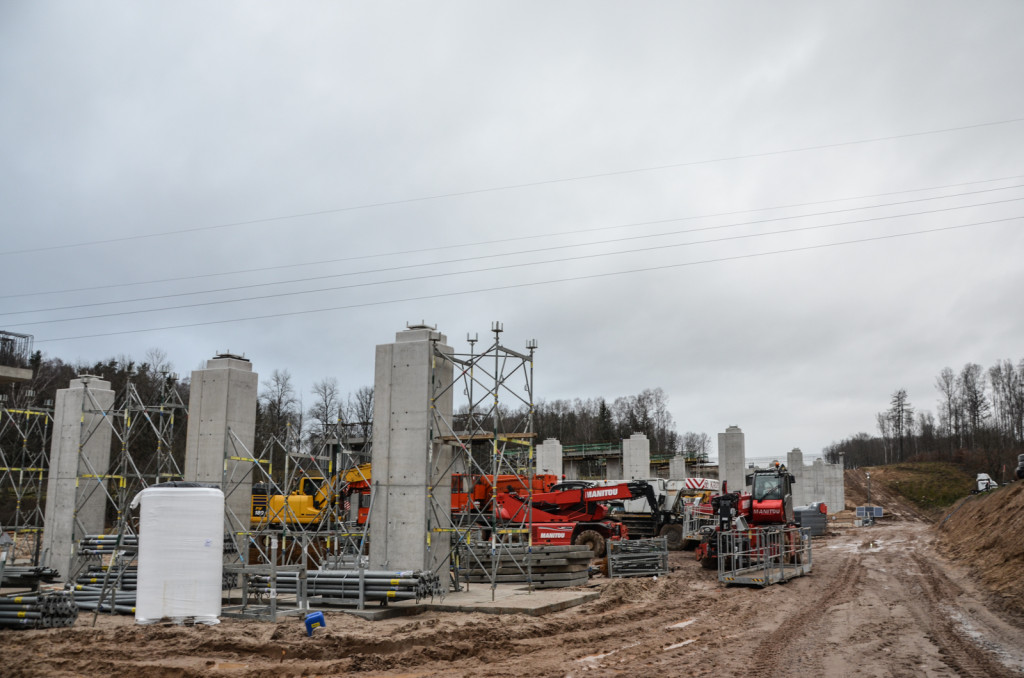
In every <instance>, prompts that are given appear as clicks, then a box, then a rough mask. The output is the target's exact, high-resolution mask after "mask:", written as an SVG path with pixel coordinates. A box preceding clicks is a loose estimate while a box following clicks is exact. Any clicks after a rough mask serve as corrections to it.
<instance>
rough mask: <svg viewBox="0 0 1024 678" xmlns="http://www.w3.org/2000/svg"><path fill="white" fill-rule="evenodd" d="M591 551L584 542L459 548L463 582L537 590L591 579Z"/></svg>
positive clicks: (572, 584)
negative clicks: (577, 544)
mask: <svg viewBox="0 0 1024 678" xmlns="http://www.w3.org/2000/svg"><path fill="white" fill-rule="evenodd" d="M593 556H594V552H593V551H591V550H590V548H589V547H587V546H585V545H579V546H574V545H541V546H533V547H527V546H520V545H501V546H499V547H497V548H495V549H494V551H493V552H492V551H491V548H490V546H489V545H487V544H486V543H484V544H481V545H480V546H472V547H468V548H467V547H462V548H461V549H460V551H459V559H458V562H459V576H460V578H461V580H462V581H466V582H475V583H481V584H488V583H491V582H492V581H493V582H494V583H495V584H531V585H532V586H533V588H537V589H554V588H565V587H567V586H582V585H584V584H586V583H587V581H588V580H589V579H590V561H591V558H593Z"/></svg>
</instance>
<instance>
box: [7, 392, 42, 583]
mask: <svg viewBox="0 0 1024 678" xmlns="http://www.w3.org/2000/svg"><path fill="white" fill-rule="evenodd" d="M52 430H53V410H52V409H49V408H45V409H38V408H17V409H8V408H6V407H4V408H2V409H0V497H8V496H10V497H13V499H14V508H13V513H12V514H11V518H10V519H9V520H8V521H7V522H6V523H5V524H4V525H2V526H0V527H2V530H3V531H4V532H11V533H12V534H13V539H14V541H15V545H16V544H17V542H18V540H19V538H21V536H22V535H28V536H30V538H31V539H33V540H34V544H33V547H32V564H33V565H38V564H39V549H40V545H41V540H42V533H43V522H44V516H43V509H44V508H45V506H44V502H43V496H44V494H45V492H46V481H47V472H48V470H49V468H50V438H51V436H52Z"/></svg>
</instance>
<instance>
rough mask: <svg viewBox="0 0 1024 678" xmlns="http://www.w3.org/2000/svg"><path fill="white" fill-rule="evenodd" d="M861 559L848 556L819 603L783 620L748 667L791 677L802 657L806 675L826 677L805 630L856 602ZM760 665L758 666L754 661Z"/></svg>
mask: <svg viewBox="0 0 1024 678" xmlns="http://www.w3.org/2000/svg"><path fill="white" fill-rule="evenodd" d="M862 572H863V569H862V568H861V564H860V560H859V559H858V558H857V557H856V556H855V555H853V554H851V555H848V556H847V557H846V558H845V559H844V560H843V562H842V564H841V565H840V566H839V572H838V573H837V574H835V575H833V576H832V579H831V580H830V581H829V584H828V586H827V587H826V588H825V590H824V591H823V592H822V593H821V595H820V596H818V598H817V600H815V601H814V602H813V603H811V604H808V605H803V606H801V608H800V610H799V611H798V612H797V613H796V614H793V615H790V616H789V617H787V618H785V619H783V620H782V621H781V622H780V623H779V625H778V628H777V629H776V630H775V631H773V632H772V633H771V634H769V635H768V637H767V638H765V639H764V640H762V641H761V643H760V645H758V646H757V649H756V650H754V652H753V654H752V655H751V657H750V662H751V663H749V664H748V665H749V666H755V665H759V666H763V667H765V672H766V673H767V674H768V675H779V676H782V675H789V674H791V673H793V672H794V671H795V670H796V668H797V667H795V666H794V663H793V662H794V658H799V659H801V660H802V661H801V662H800V666H799V669H800V672H801V673H802V674H805V675H824V667H823V666H822V664H821V654H822V653H821V652H813V651H808V648H807V643H808V642H810V643H814V642H816V641H815V640H814V637H813V636H811V635H805V634H804V630H805V629H806V628H807V627H809V626H810V625H812V624H813V623H814V622H816V621H818V620H820V619H821V618H822V617H823V615H824V614H825V613H826V612H827V611H828V610H829V608H832V607H835V606H837V605H842V604H843V603H847V602H849V601H851V600H853V599H854V598H855V597H856V595H857V592H858V590H859V589H860V585H861V574H862ZM755 661H756V662H757V663H756V664H755V663H753V662H755Z"/></svg>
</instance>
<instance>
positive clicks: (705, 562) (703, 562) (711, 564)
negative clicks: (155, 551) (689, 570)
mask: <svg viewBox="0 0 1024 678" xmlns="http://www.w3.org/2000/svg"><path fill="white" fill-rule="evenodd" d="M700 566H701V567H703V568H704V569H705V570H715V569H718V563H716V562H715V559H714V558H712V557H711V556H704V557H703V558H701V559H700Z"/></svg>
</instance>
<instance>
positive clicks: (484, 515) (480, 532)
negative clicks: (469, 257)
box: [426, 322, 537, 598]
mask: <svg viewBox="0 0 1024 678" xmlns="http://www.w3.org/2000/svg"><path fill="white" fill-rule="evenodd" d="M503 331H504V326H503V325H502V323H500V322H494V323H492V324H491V333H492V334H493V335H494V338H493V341H492V342H491V343H490V345H489V346H488V347H487V348H486V349H484V350H483V351H481V352H479V353H478V352H477V351H476V344H477V342H478V341H479V335H474V336H473V337H470V336H468V335H467V337H466V340H467V342H468V343H469V346H470V348H469V352H468V353H456V352H451V353H447V352H445V351H442V350H441V349H440V347H439V346H438V341H439V337H438V338H435V339H433V340H432V341H433V344H434V347H433V360H432V361H431V384H432V389H433V390H432V394H431V400H430V412H431V415H432V417H431V425H430V443H431V444H430V445H428V449H429V450H430V453H431V454H433V450H434V443H440V444H449V445H452V447H453V448H454V452H453V454H452V455H451V462H450V463H449V465H448V467H447V468H445V469H443V471H442V473H441V474H440V477H441V478H445V477H450V476H451V474H452V473H453V472H462V473H463V474H464V475H465V478H466V480H468V483H467V485H466V487H464V488H459V489H464V490H465V491H466V492H467V493H468V494H467V503H466V510H465V511H462V512H460V513H458V514H453V512H452V511H451V510H450V505H449V508H448V510H445V507H444V506H443V505H442V504H441V503H439V502H438V501H437V498H436V496H435V492H434V489H435V488H434V487H430V488H428V489H429V491H428V496H429V498H430V501H429V505H428V510H427V535H426V538H427V540H428V544H429V543H431V542H430V540H431V539H432V538H433V539H437V540H442V539H444V538H445V537H447V538H448V539H449V540H450V542H449V544H448V548H449V560H448V562H449V563H450V567H451V569H452V573H453V582H452V583H453V586H454V588H455V590H460V588H461V586H462V582H460V577H459V572H460V570H461V569H463V568H462V563H463V562H465V563H466V564H467V566H468V567H472V566H474V565H475V566H476V567H477V568H479V569H484V570H486V569H487V567H486V566H485V565H484V563H483V562H482V560H481V559H480V557H479V556H478V555H477V554H476V553H474V551H473V549H470V548H468V547H469V545H470V544H471V543H472V542H473V541H474V540H476V539H477V538H481V539H486V541H487V543H488V544H489V552H490V556H491V559H490V572H489V576H488V583H489V585H490V588H491V596H492V598H493V597H494V590H495V588H496V587H497V583H498V565H499V562H502V561H504V567H515V568H517V569H518V570H519V571H520V572H521V573H522V574H523V575H525V577H526V580H527V582H528V583H529V584H530V586H529V588H530V591H531V592H532V590H533V586H532V563H533V557H532V553H531V550H532V547H533V534H532V532H533V530H532V528H533V524H532V520H531V519H532V511H531V509H532V507H533V476H534V470H535V469H534V467H535V460H534V436H535V433H534V431H533V413H534V399H533V383H534V375H533V368H534V353H535V351H536V350H537V342H536V341H534V340H530V341H528V342H527V346H526V350H527V352H526V353H521V352H519V351H514V350H512V349H510V348H508V347H506V346H504V345H502V343H501V334H502V332H503ZM445 363H448V364H450V365H451V367H452V369H453V378H452V380H451V383H450V384H444V383H443V380H441V379H439V375H438V369H439V366H440V365H444V364H445ZM516 377H519V378H522V379H523V387H522V388H521V389H519V388H516V387H514V386H513V383H512V380H513V378H516ZM460 387H461V389H462V393H463V395H464V396H465V397H466V401H465V402H466V405H465V411H464V412H460V413H459V414H458V415H456V414H455V412H454V411H453V416H452V420H446V419H445V418H444V417H443V416H441V413H440V412H438V409H437V407H435V404H436V403H437V401H438V400H439V399H440V398H441V397H443V396H445V395H447V394H448V393H449V392H451V393H452V394H453V395H454V393H455V392H456V389H458V388H460ZM506 398H507V399H510V400H511V401H512V402H513V403H517V407H525V408H526V409H525V416H520V417H517V416H516V415H517V414H521V412H522V411H521V410H518V409H517V410H510V409H508V408H505V409H503V404H504V399H506ZM453 400H454V398H453ZM453 410H454V406H453ZM456 416H457V417H458V418H459V419H461V421H460V427H459V428H460V430H456V429H455V425H454V420H455V419H456ZM474 443H484V444H486V445H487V447H488V448H489V452H488V453H487V454H480V453H474ZM432 466H433V465H432V464H431V467H432ZM501 475H511V476H515V477H516V478H517V479H518V481H519V482H520V483H521V484H522V485H523V486H524V487H525V488H526V493H527V503H526V512H525V514H523V515H520V516H519V517H518V518H514V519H512V520H506V519H503V518H501V516H500V515H499V507H498V504H497V502H496V501H495V497H496V496H497V493H498V482H497V478H498V476H501ZM486 476H490V478H491V479H492V480H491V482H490V492H491V497H490V501H489V502H487V504H485V505H483V506H476V505H475V504H474V502H473V500H472V492H473V488H474V486H475V485H476V484H477V482H478V480H479V479H481V478H483V477H486ZM454 489H456V488H453V491H454ZM442 543H443V542H442ZM523 545H526V547H527V548H526V549H525V552H523V551H522V549H519V550H518V552H516V549H513V548H512V547H513V546H520V547H521V546H523ZM437 574H440V573H437ZM466 585H467V586H468V583H467V584H466Z"/></svg>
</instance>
